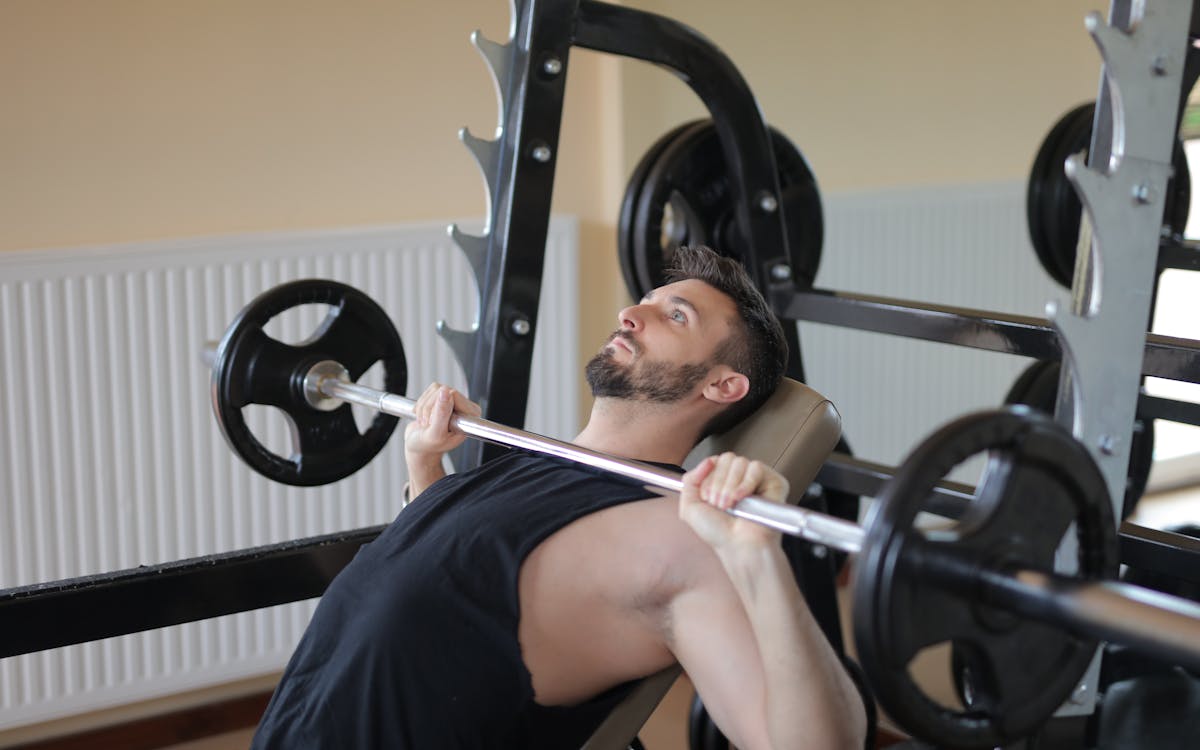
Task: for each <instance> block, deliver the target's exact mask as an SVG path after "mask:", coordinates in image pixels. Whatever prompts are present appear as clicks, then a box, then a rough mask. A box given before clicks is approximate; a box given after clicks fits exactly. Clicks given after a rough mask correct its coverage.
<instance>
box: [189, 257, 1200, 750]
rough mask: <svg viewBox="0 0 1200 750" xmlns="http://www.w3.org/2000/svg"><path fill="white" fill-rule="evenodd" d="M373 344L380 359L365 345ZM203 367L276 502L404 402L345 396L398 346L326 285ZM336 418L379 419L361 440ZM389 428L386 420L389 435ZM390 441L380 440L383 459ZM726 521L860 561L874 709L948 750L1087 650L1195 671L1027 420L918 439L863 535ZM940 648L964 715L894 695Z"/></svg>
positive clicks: (768, 511) (1190, 633)
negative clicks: (1065, 548)
mask: <svg viewBox="0 0 1200 750" xmlns="http://www.w3.org/2000/svg"><path fill="white" fill-rule="evenodd" d="M312 302H322V303H326V304H329V305H330V306H331V308H332V312H331V313H330V317H329V319H327V320H326V322H325V323H324V324H323V325H322V326H321V328H320V329H319V330H318V333H317V335H315V336H313V337H312V338H310V339H309V340H308V341H307V342H305V343H303V344H300V345H295V346H292V345H286V344H283V343H280V342H278V341H275V340H273V339H271V338H270V337H269V336H267V335H266V334H265V333H264V332H263V330H262V329H263V326H264V325H265V324H266V322H267V321H268V320H269V319H270V318H271V317H272V316H274V315H277V314H279V313H281V312H283V311H284V310H286V309H288V308H290V307H295V306H299V305H302V304H307V303H312ZM380 342H383V343H380ZM210 357H211V360H212V368H213V372H212V397H213V407H214V411H215V413H216V416H217V421H218V423H219V425H220V426H221V429H222V431H223V433H224V434H225V436H226V438H227V439H228V440H229V443H230V445H231V446H232V447H233V448H234V450H235V451H236V452H237V453H238V454H239V455H241V456H242V458H243V459H245V460H246V461H247V463H249V464H250V465H251V466H252V467H253V468H255V469H256V470H257V471H259V472H261V473H263V474H266V475H267V476H269V477H271V478H272V479H276V480H278V481H283V482H287V483H291V484H299V485H311V484H321V483H326V482H330V481H335V480H336V479H339V478H341V477H344V476H348V475H349V474H350V473H353V472H354V471H356V470H357V469H358V468H361V467H362V466H363V465H365V464H366V463H367V462H369V461H370V459H371V458H372V457H373V456H374V455H375V453H377V452H378V450H379V446H380V445H381V444H382V443H381V435H380V433H381V431H383V430H386V431H387V432H388V433H390V431H391V427H390V426H387V425H385V426H384V427H380V424H381V421H380V420H381V418H382V415H392V417H408V418H411V417H413V415H414V411H415V402H414V401H412V400H410V399H407V398H405V397H404V396H401V395H398V394H396V393H391V392H388V391H382V390H377V389H373V388H369V387H366V386H363V385H359V384H357V383H355V382H353V381H354V380H355V379H356V377H359V376H361V374H362V373H363V372H365V371H366V370H367V369H368V368H369V367H370V366H371V365H372V364H373V363H374V362H376V361H383V362H384V363H385V367H386V369H387V376H386V378H385V379H386V381H387V383H388V387H392V384H394V383H399V384H400V386H399V387H400V388H401V389H402V388H403V385H404V381H405V379H406V375H405V374H404V372H403V368H404V354H403V349H402V347H401V345H400V337H399V335H398V334H397V333H396V331H395V329H394V327H393V326H392V324H391V322H390V320H388V318H387V316H386V315H385V314H384V313H383V312H382V310H381V309H380V308H378V306H377V305H375V303H374V302H372V301H371V300H370V299H369V298H367V297H366V296H365V295H362V294H361V293H360V292H357V291H356V290H354V289H352V288H350V287H347V286H344V285H342V284H337V283H334V282H328V281H312V280H309V281H298V282H292V283H289V284H284V285H282V286H280V287H277V288H276V289H273V290H271V291H269V292H267V293H265V294H264V295H262V296H260V297H259V298H257V299H256V300H254V301H253V302H251V303H250V305H249V306H247V308H246V309H245V310H243V311H242V313H241V314H239V315H238V317H237V318H236V319H235V320H234V322H233V324H232V325H231V327H230V328H229V330H228V331H227V332H226V334H225V336H224V337H223V338H222V340H221V342H220V344H219V345H218V346H217V348H216V350H215V352H211V353H210ZM250 403H265V404H271V405H274V406H277V407H279V408H280V409H282V410H283V411H284V412H285V413H286V414H288V415H289V416H290V417H291V418H292V419H293V421H295V422H296V423H297V429H296V431H295V434H296V436H297V438H296V441H297V445H296V454H295V455H294V456H292V457H291V458H284V457H282V456H278V455H274V454H272V453H271V452H270V451H268V450H267V449H266V448H265V447H264V446H262V444H261V443H259V442H258V440H257V439H256V438H255V437H254V436H253V435H252V434H250V432H249V430H248V429H247V428H246V426H245V422H244V421H243V420H241V419H240V411H241V408H242V407H244V406H246V405H247V404H250ZM350 404H360V405H363V406H367V407H370V408H371V409H374V410H376V411H378V412H379V413H380V415H381V417H380V418H377V419H376V420H375V422H374V423H373V424H372V426H371V427H370V428H369V429H368V430H367V431H366V432H365V433H362V434H359V433H358V431H357V428H356V427H354V423H353V419H352V416H351V414H350V413H349V412H350V406H349V405H350ZM452 424H453V425H454V426H455V427H457V428H458V429H459V430H461V431H462V432H464V433H465V434H467V435H469V436H472V437H475V438H479V439H483V440H487V441H490V442H495V443H499V444H502V445H506V446H511V447H515V448H522V449H525V450H530V451H535V452H538V453H544V454H549V455H553V456H558V457H560V458H564V459H568V460H571V461H575V462H578V463H583V464H586V465H589V466H593V467H596V468H599V469H603V470H606V471H609V472H612V473H614V474H618V475H620V476H623V477H627V478H629V479H632V480H634V481H637V482H640V483H642V484H645V485H647V486H648V487H651V488H656V489H657V490H663V491H665V492H667V493H675V492H679V491H680V490H681V489H682V487H683V482H682V479H681V476H680V475H679V474H677V473H675V472H671V471H668V470H665V469H661V468H658V467H655V466H650V465H647V464H642V463H639V462H636V461H629V460H625V459H621V458H617V457H614V456H609V455H606V454H603V453H598V452H595V451H591V450H588V449H585V448H582V447H580V446H576V445H572V444H570V443H566V442H562V441H558V440H554V439H551V438H547V437H543V436H540V435H535V434H533V433H530V432H526V431H524V430H518V429H514V428H511V427H506V426H504V425H500V424H497V423H494V422H490V421H488V420H485V419H479V418H474V417H468V416H462V415H457V416H455V417H453V418H452ZM391 425H392V426H394V419H391ZM386 437H387V436H386V435H383V436H382V440H386ZM981 452H987V454H988V465H987V469H986V470H985V472H984V475H983V478H982V479H981V481H980V484H979V487H978V488H977V492H976V499H975V502H973V503H971V504H970V506H969V507H968V509H967V511H966V513H965V515H964V516H963V517H962V518H961V519H960V520H959V521H958V523H957V524H956V525H955V526H954V527H953V528H951V529H947V530H939V531H925V530H922V528H920V527H919V526H918V524H917V522H916V519H917V514H918V513H919V512H920V511H921V510H922V509H923V507H924V505H925V501H926V498H928V497H929V495H930V493H931V491H932V490H933V488H934V485H935V484H937V482H939V481H940V480H941V479H942V478H944V477H945V476H946V475H947V474H948V473H949V472H950V470H951V469H952V468H953V467H954V466H955V465H957V464H958V463H960V462H961V461H963V460H965V459H967V458H969V457H970V456H972V455H975V454H977V453H981ZM729 512H730V513H732V514H734V515H736V516H739V517H741V518H745V519H748V520H751V521H754V522H756V523H761V524H764V525H766V526H770V527H772V528H775V529H778V530H779V531H781V532H783V533H785V534H790V535H794V536H797V537H801V538H803V539H806V540H808V541H810V542H813V543H817V544H822V545H825V546H827V547H830V548H832V549H835V550H839V551H842V552H846V553H852V554H858V555H860V557H859V560H858V563H857V564H856V566H855V576H856V578H855V586H854V590H855V599H854V604H855V606H854V632H855V641H856V644H857V646H858V653H859V656H860V658H861V660H862V663H863V667H864V669H865V670H866V672H867V674H868V676H869V677H870V679H871V682H872V685H873V686H874V688H875V690H876V693H877V694H878V696H879V698H880V702H881V703H882V704H883V705H884V707H885V708H886V709H887V710H888V712H889V713H890V714H891V715H892V716H893V718H895V719H896V720H897V721H900V722H901V723H903V724H904V725H905V726H906V727H908V728H909V729H910V730H911V731H913V732H914V734H917V735H919V736H923V737H926V738H931V739H936V740H937V741H939V742H940V743H944V744H951V745H954V746H960V747H992V746H995V745H997V744H1002V743H1004V742H1007V741H1009V740H1011V739H1015V738H1018V737H1020V736H1022V735H1023V734H1025V733H1027V732H1028V731H1029V730H1031V729H1032V728H1034V727H1036V726H1037V725H1038V724H1040V723H1041V722H1042V721H1044V720H1045V719H1046V718H1048V717H1049V716H1050V715H1051V714H1052V713H1053V712H1054V710H1055V709H1056V708H1057V707H1058V706H1059V705H1060V704H1061V703H1062V702H1063V701H1064V700H1065V699H1066V698H1067V697H1068V695H1069V693H1070V691H1071V690H1072V688H1073V687H1074V686H1075V684H1076V683H1077V682H1078V680H1079V678H1080V677H1081V676H1082V674H1083V672H1084V670H1085V669H1086V667H1087V665H1088V662H1089V661H1090V660H1091V658H1092V656H1093V654H1094V652H1095V650H1096V647H1097V641H1098V640H1111V641H1115V642H1120V643H1126V644H1129V645H1131V646H1134V647H1136V648H1139V649H1141V650H1143V651H1145V652H1148V653H1150V654H1153V655H1156V656H1158V657H1160V658H1163V659H1166V660H1168V661H1171V662H1174V663H1179V664H1183V665H1186V666H1190V667H1192V668H1196V669H1200V606H1197V605H1195V604H1194V603H1192V602H1188V601H1186V600H1183V599H1179V598H1176V597H1170V596H1166V595H1161V594H1157V593H1155V592H1150V591H1147V590H1145V589H1139V588H1137V587H1134V586H1129V585H1127V584H1122V583H1116V582H1112V581H1110V580H1105V579H1110V578H1112V576H1113V574H1114V573H1115V568H1116V565H1117V560H1116V540H1115V529H1114V522H1113V518H1112V511H1111V508H1110V506H1109V501H1108V498H1107V493H1106V489H1105V484H1104V480H1103V477H1102V476H1101V474H1100V472H1099V470H1098V469H1097V467H1096V465H1095V463H1094V461H1093V460H1092V459H1091V457H1090V455H1089V454H1088V453H1087V451H1086V450H1085V449H1084V448H1083V447H1082V446H1081V445H1080V444H1079V443H1078V442H1077V441H1076V440H1074V439H1073V438H1072V437H1071V436H1070V434H1069V433H1067V432H1066V431H1065V430H1064V429H1063V428H1062V427H1060V426H1059V425H1058V424H1056V423H1055V422H1054V421H1053V420H1051V419H1050V418H1048V417H1046V416H1044V415H1040V414H1038V413H1036V412H1034V411H1032V410H1030V409H1027V408H1024V407H1011V408H1009V409H1006V410H998V411H989V412H981V413H979V414H973V415H969V416H967V417H963V418H961V419H959V420H956V421H955V422H952V423H950V424H948V425H946V426H945V427H943V428H942V429H940V430H938V431H937V432H936V433H934V434H933V435H932V436H930V437H929V438H928V439H927V440H925V441H924V442H923V443H922V444H921V445H920V446H919V447H918V448H917V449H916V450H915V451H914V452H913V453H912V454H911V455H910V456H909V458H908V459H907V460H906V461H905V462H904V463H903V465H902V466H901V467H900V468H899V469H898V470H897V472H896V474H895V476H894V477H893V478H892V480H891V481H890V482H889V483H888V484H887V485H886V486H885V488H884V490H883V491H882V492H881V494H880V496H879V498H878V501H877V502H876V503H875V505H874V506H873V508H872V511H871V514H870V518H869V519H868V523H867V524H866V526H865V528H864V527H860V526H858V525H857V524H854V523H850V522H849V521H846V520H843V519H840V518H836V517H833V516H829V515H826V514H822V513H818V512H815V511H811V510H807V509H804V508H800V507H795V506H785V505H780V504H777V503H773V502H770V501H767V500H764V499H762V498H757V497H748V498H746V499H744V500H742V501H741V502H740V503H739V504H738V505H737V506H735V507H734V508H732V509H731V510H730V511H729ZM1071 534H1073V535H1074V536H1075V538H1076V541H1077V542H1078V550H1079V553H1078V556H1077V559H1076V560H1075V561H1074V562H1075V570H1073V571H1072V572H1071V573H1070V574H1064V573H1061V572H1054V561H1055V552H1056V550H1057V549H1058V548H1059V547H1060V546H1061V543H1062V541H1063V539H1064V537H1066V536H1068V535H1071ZM946 641H951V642H953V643H954V644H955V645H956V646H958V647H959V650H960V651H961V652H962V653H965V654H966V655H967V656H968V660H969V662H970V667H971V673H972V678H973V682H972V688H973V695H974V696H975V697H974V699H973V700H972V702H971V705H970V706H969V707H968V708H967V709H966V710H963V711H958V710H955V709H951V708H947V707H944V706H941V705H939V704H937V703H936V702H935V701H933V700H932V699H931V698H929V697H928V696H927V695H925V694H924V693H923V692H922V691H921V689H920V687H919V686H918V685H917V684H916V683H914V682H913V681H912V679H911V678H910V676H909V672H908V667H909V664H910V662H911V661H912V659H913V658H914V656H916V654H917V653H918V652H919V651H921V650H923V649H924V648H926V647H928V646H931V645H935V644H937V643H942V642H946Z"/></svg>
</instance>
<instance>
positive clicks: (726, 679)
mask: <svg viewBox="0 0 1200 750" xmlns="http://www.w3.org/2000/svg"><path fill="white" fill-rule="evenodd" d="M676 263H677V266H678V267H677V269H676V270H675V271H673V272H672V275H671V276H670V277H669V278H670V283H668V284H667V285H665V286H663V287H661V288H659V289H656V290H654V291H652V292H651V293H650V294H648V295H647V296H646V297H645V298H644V299H642V300H641V301H640V302H639V303H638V304H635V305H633V306H631V307H628V308H625V309H624V310H622V311H621V312H620V313H619V315H618V322H619V324H620V327H619V328H618V330H617V331H616V332H615V333H614V334H613V335H612V336H611V337H610V338H609V340H608V342H607V343H606V344H605V345H604V347H603V348H602V349H601V351H600V353H599V354H597V355H596V357H595V358H593V359H592V361H591V362H590V363H589V364H588V367H587V376H588V382H589V384H590V385H591V387H592V391H593V394H594V396H595V403H594V406H593V408H592V413H591V416H590V419H589V421H588V424H587V426H586V427H585V428H584V429H583V431H582V432H581V433H580V434H579V436H578V437H577V438H576V440H575V442H576V443H578V444H579V445H581V446H584V447H587V448H591V449H594V450H598V451H603V452H605V453H610V454H613V455H617V456H622V457H627V458H633V459H637V460H641V461H648V462H653V463H658V464H665V465H669V466H678V464H680V463H681V462H682V461H683V459H684V458H685V456H686V455H687V454H688V452H689V451H690V450H691V449H692V447H693V446H694V445H695V444H696V443H697V442H699V440H700V439H701V438H702V437H704V436H705V435H707V434H708V433H710V432H719V431H723V430H725V429H727V428H728V427H729V426H731V425H732V424H735V423H736V422H737V421H739V420H740V419H742V418H743V417H744V416H746V415H747V414H749V413H750V412H752V411H753V410H754V409H755V408H757V407H758V405H760V404H761V403H763V401H765V400H766V398H767V397H768V396H769V395H770V394H771V393H772V392H773V391H774V389H775V387H776V386H777V385H778V383H779V380H780V378H781V377H782V372H783V367H784V357H785V356H786V351H785V350H784V348H785V344H784V339H783V335H782V331H781V329H780V327H779V323H778V322H777V321H776V320H775V317H774V316H773V315H772V313H771V311H770V310H769V308H768V307H767V305H766V303H765V301H764V300H763V299H762V297H761V295H759V293H758V292H757V290H756V289H755V288H754V286H753V284H752V283H751V282H750V280H749V279H748V278H747V276H746V274H745V272H744V270H743V269H742V268H741V267H740V265H738V264H737V263H736V262H733V261H730V260H728V259H723V258H720V257H719V256H718V255H717V254H716V253H714V252H712V251H711V250H708V249H707V248H691V249H688V248H684V249H681V250H680V251H679V253H678V255H677V259H676ZM456 409H457V410H458V411H460V412H464V413H470V414H478V413H479V410H478V407H477V406H476V405H474V404H471V403H470V402H469V401H467V400H466V399H465V398H464V397H463V396H462V395H461V394H458V393H456V392H453V391H452V390H451V389H448V388H445V387H442V386H438V385H436V384H435V385H434V386H431V387H430V388H429V389H427V390H426V392H425V393H424V394H423V395H422V396H421V398H420V399H418V405H417V418H416V420H414V421H413V422H411V423H410V424H409V425H408V426H407V428H406V434H405V454H406V460H407V463H408V466H409V473H410V489H411V494H412V496H413V497H414V498H415V500H414V501H413V503H412V504H411V505H410V506H409V507H407V508H405V510H404V511H403V512H402V513H400V514H399V516H398V517H397V519H396V520H395V521H394V522H393V523H392V525H391V526H389V527H388V529H387V530H386V531H384V532H383V534H381V535H380V537H379V538H378V539H377V540H376V541H374V542H372V543H371V544H369V545H367V546H365V547H364V548H363V550H362V551H361V552H360V553H359V554H358V556H357V557H356V558H355V559H354V561H352V562H351V563H350V565H349V566H347V567H346V569H345V570H344V571H343V572H342V573H341V574H340V575H339V576H338V578H337V579H336V580H335V581H334V582H333V583H332V584H331V585H330V587H329V590H328V591H327V592H326V594H325V595H324V597H323V598H322V600H321V603H320V605H319V606H318V608H317V611H316V613H315V614H314V616H313V620H312V623H311V624H310V626H309V629H308V631H307V632H306V634H305V636H304V638H303V639H302V641H301V643H300V645H299V647H298V648H297V650H296V653H295V655H294V656H293V657H292V660H291V662H290V663H289V665H288V668H287V671H286V672H285V674H284V676H283V679H282V681H281V682H280V685H279V687H278V689H277V690H276V693H275V695H274V696H273V697H272V700H271V704H270V706H269V707H268V709H267V712H266V715H265V716H264V718H263V721H262V724H261V725H260V728H259V732H258V734H257V735H256V737H255V741H254V747H256V748H275V747H305V748H309V747H313V748H316V747H339V748H363V747H386V748H440V747H452V748H459V747H464V748H465V747H478V748H542V747H545V748H577V747H579V746H580V745H581V744H582V743H583V741H584V740H585V739H586V738H587V737H588V735H589V734H590V733H591V732H592V731H593V729H594V728H595V727H596V726H597V725H598V723H599V722H600V721H601V720H602V719H603V717H604V716H605V715H606V714H607V713H608V711H609V710H610V709H611V708H612V707H613V706H614V705H615V704H616V703H617V702H619V700H620V699H621V698H622V697H623V696H624V695H625V694H626V692H627V690H628V688H629V686H630V683H631V682H632V681H635V680H636V679H638V678H640V677H644V676H646V675H649V674H652V673H654V672H656V671H658V670H660V669H663V668H665V667H667V666H669V665H671V664H672V663H675V662H676V661H678V662H679V663H680V664H681V665H682V666H683V668H684V669H685V670H686V671H687V673H688V675H689V676H690V677H691V679H692V681H693V682H694V684H695V685H696V688H697V690H698V691H699V693H700V695H701V697H702V698H703V700H704V702H705V705H706V707H707V709H708V711H709V714H710V716H712V718H713V720H714V721H715V722H716V723H717V725H718V726H719V727H720V728H721V729H722V731H723V732H724V733H725V734H726V736H728V737H729V738H730V739H731V741H733V742H734V744H736V745H737V746H738V747H740V748H743V750H751V749H754V748H798V747H812V748H852V747H861V746H862V745H863V742H864V736H865V724H866V719H865V711H864V707H863V703H862V701H861V699H860V695H859V692H858V690H857V688H856V686H855V684H854V682H853V681H852V680H851V679H850V677H849V676H848V674H847V673H846V671H845V670H844V669H843V667H842V664H841V662H840V660H839V658H838V656H837V655H836V654H835V653H834V651H833V650H832V648H831V647H830V646H829V644H828V642H827V641H826V639H825V637H824V636H823V634H822V633H821V631H820V629H819V627H818V626H817V623H816V622H815V620H814V618H813V617H812V615H811V613H810V612H809V610H808V608H807V606H806V605H805V603H804V600H803V597H802V596H801V594H800V592H799V590H798V588H797V586H796V583H795V579H794V577H793V574H792V570H791V568H790V566H789V564H788V562H787V560H786V558H785V557H784V554H783V552H782V550H781V547H780V544H779V536H778V534H777V533H776V532H773V531H771V530H769V529H766V528H764V527H762V526H759V525H757V524H753V523H750V522H747V521H744V520H739V519H737V518H735V517H733V516H731V515H729V514H727V513H724V512H723V510H724V509H726V508H729V507H730V506H732V505H733V504H735V503H736V502H737V501H738V500H740V499H741V498H743V497H745V496H746V495H748V494H758V495H762V496H764V497H767V498H769V499H772V500H776V501H782V500H783V498H785V497H786V495H787V482H786V480H784V479H783V477H781V476H780V475H779V474H777V473H775V472H774V471H772V470H770V469H769V468H767V467H766V466H765V465H763V464H761V463H758V462H751V461H747V460H746V459H743V458H741V457H738V456H734V455H732V454H724V455H722V456H720V457H717V458H710V459H706V460H705V461H704V462H702V463H701V464H700V465H699V466H698V467H696V468H695V469H694V470H693V471H691V472H689V473H688V474H687V475H686V477H685V489H684V491H683V492H682V493H681V497H680V499H679V500H678V501H675V500H674V499H670V498H666V497H647V495H648V494H649V493H648V492H647V491H646V490H645V489H644V488H642V487H640V486H638V485H637V484H635V483H631V482H629V481H628V480H625V479H623V478H620V477H616V476H613V475H609V474H604V473H602V472H598V471H597V470H594V469H590V468H588V467H584V466H581V465H578V464H572V463H570V462H566V461H563V460H561V459H557V458H552V457H546V456H541V455H532V454H528V453H524V452H520V451H512V452H510V453H508V454H506V455H504V456H501V457H500V458H498V459H495V460H493V461H491V462H488V463H487V464H485V465H484V466H481V467H479V468H478V469H475V470H473V471H468V472H462V473H458V474H453V475H450V476H444V470H443V468H442V457H443V454H444V453H445V452H446V451H448V450H451V449H453V448H454V447H456V446H457V445H458V444H459V443H460V442H461V441H462V439H463V436H462V435H461V434H459V433H457V432H455V431H452V430H450V429H449V419H450V416H451V414H452V412H453V411H454V410H456Z"/></svg>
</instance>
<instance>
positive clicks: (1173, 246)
mask: <svg viewBox="0 0 1200 750" xmlns="http://www.w3.org/2000/svg"><path fill="white" fill-rule="evenodd" d="M1168 268H1178V269H1181V270H1184V271H1200V243H1197V242H1196V241H1194V240H1180V239H1175V238H1164V239H1163V240H1162V241H1161V242H1159V245H1158V269H1159V270H1160V271H1162V270H1165V269H1168Z"/></svg>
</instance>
